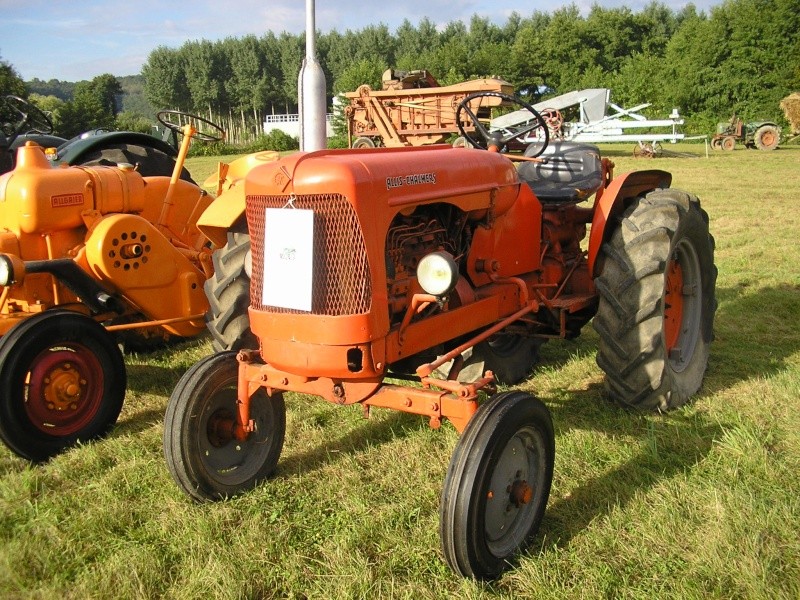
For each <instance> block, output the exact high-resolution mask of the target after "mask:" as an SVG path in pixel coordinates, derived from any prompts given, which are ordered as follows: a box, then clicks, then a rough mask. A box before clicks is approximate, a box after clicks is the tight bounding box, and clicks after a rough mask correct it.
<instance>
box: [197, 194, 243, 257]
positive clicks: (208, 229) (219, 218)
mask: <svg viewBox="0 0 800 600" xmlns="http://www.w3.org/2000/svg"><path fill="white" fill-rule="evenodd" d="M241 183H243V182H242V181H241V180H240V181H239V182H237V184H234V185H232V186H231V187H229V188H228V189H227V190H225V192H223V193H222V194H220V195H219V196H218V197H217V199H216V200H214V201H213V202H212V203H211V204H210V205H209V206H208V208H206V209H205V210H204V211H203V214H201V215H200V218H199V219H197V228H198V229H199V230H200V231H201V232H203V234H204V235H205V236H206V237H207V238H208V239H209V240H211V242H212V243H213V244H214V246H216V247H217V248H222V247H223V246H224V245H225V244H227V243H228V231H230V230H232V229H234V226H235V225H236V224H237V223H238V222H240V221H243V220H244V214H245V193H244V185H241Z"/></svg>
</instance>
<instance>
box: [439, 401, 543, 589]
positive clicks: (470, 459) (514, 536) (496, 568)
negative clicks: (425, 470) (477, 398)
mask: <svg viewBox="0 0 800 600" xmlns="http://www.w3.org/2000/svg"><path fill="white" fill-rule="evenodd" d="M554 461H555V436H554V434H553V421H552V419H551V417H550V412H549V411H548V410H547V407H546V406H545V405H544V404H543V403H542V402H541V401H539V400H538V399H536V398H534V397H533V396H531V395H530V394H528V393H525V392H519V391H512V392H503V393H500V394H496V395H495V396H493V397H492V398H490V399H489V400H488V401H487V402H485V403H484V404H482V405H481V406H480V408H479V409H478V412H476V413H475V415H473V417H472V418H471V419H470V420H469V422H468V423H467V426H466V428H465V430H464V433H463V434H462V435H461V438H460V439H459V440H458V444H457V445H456V448H455V451H454V452H453V456H452V458H451V459H450V466H449V467H448V469H447V475H446V476H445V481H444V487H443V489H442V498H441V505H440V509H439V513H440V515H439V516H440V521H439V533H440V537H441V541H442V551H443V553H444V557H445V559H446V561H447V563H448V564H449V565H450V567H451V568H452V569H453V570H454V571H455V572H457V573H459V574H460V575H463V576H465V577H475V578H478V579H494V578H496V577H498V576H499V575H500V574H501V573H502V572H503V571H504V570H505V569H507V568H508V567H509V561H510V560H511V559H513V557H514V556H515V555H516V554H517V553H518V552H520V551H522V550H524V549H525V548H526V547H527V546H528V545H529V544H530V542H531V541H532V540H533V537H534V536H535V535H536V533H537V531H538V530H539V525H540V524H541V522H542V518H543V517H544V512H545V507H546V506H547V499H548V497H549V495H550V485H551V483H552V480H553V464H554Z"/></svg>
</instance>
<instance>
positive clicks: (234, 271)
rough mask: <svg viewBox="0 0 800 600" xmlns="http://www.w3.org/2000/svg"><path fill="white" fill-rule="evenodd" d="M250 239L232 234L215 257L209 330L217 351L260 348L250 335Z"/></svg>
mask: <svg viewBox="0 0 800 600" xmlns="http://www.w3.org/2000/svg"><path fill="white" fill-rule="evenodd" d="M249 252H250V236H249V235H248V234H246V233H232V232H228V241H227V243H226V244H225V246H223V247H222V248H220V249H219V250H217V251H216V252H214V254H212V255H211V258H212V261H213V263H214V275H213V276H212V277H211V278H209V279H208V280H206V282H205V284H204V286H205V292H206V297H207V298H208V303H209V309H208V313H207V314H206V326H207V327H208V331H209V333H211V337H212V343H213V345H214V350H215V351H217V352H222V351H225V350H241V349H242V348H258V339H257V338H256V336H255V335H253V332H252V331H250V317H249V315H248V314H247V307H248V306H249V305H250V276H249V275H248V274H247V270H248V266H247V261H248V253H249Z"/></svg>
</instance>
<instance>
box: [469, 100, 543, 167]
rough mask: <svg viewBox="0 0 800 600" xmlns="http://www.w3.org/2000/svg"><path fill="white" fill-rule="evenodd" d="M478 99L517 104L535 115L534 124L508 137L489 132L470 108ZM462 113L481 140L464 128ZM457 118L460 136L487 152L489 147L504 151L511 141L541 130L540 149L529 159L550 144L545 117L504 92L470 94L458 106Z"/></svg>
mask: <svg viewBox="0 0 800 600" xmlns="http://www.w3.org/2000/svg"><path fill="white" fill-rule="evenodd" d="M478 98H500V99H501V100H503V101H505V102H508V103H511V104H516V105H518V106H520V107H522V108H523V109H525V110H527V111H528V112H530V113H531V114H532V115H533V117H534V124H533V125H532V126H529V127H525V128H523V129H521V130H518V131H516V130H515V131H513V132H511V133H509V134H507V135H502V134H500V133H499V132H496V131H493V132H489V130H488V129H487V128H486V127H485V125H484V124H483V123H481V121H480V119H478V116H477V115H476V114H475V113H474V112H473V110H472V108H470V104H471V103H472V101H473V100H477V99H478ZM462 113H466V115H467V117H469V120H470V121H471V122H472V124H473V125H474V126H475V131H476V132H478V133H479V134H480V136H481V138H480V139H477V138H476V137H474V136H473V135H471V133H470V132H468V131H467V130H466V129H465V128H464V124H463V121H464V119H463V118H462ZM455 118H456V125H457V126H458V132H459V134H461V136H463V137H464V138H465V139H466V140H467V142H469V144H470V145H472V146H473V147H475V148H482V149H484V150H485V149H487V147H488V146H490V145H495V146H497V147H498V148H499V149H501V150H502V149H503V148H504V147H505V146H506V145H507V144H508V143H509V142H510V141H511V140H514V139H517V138H520V137H522V136H524V135H527V134H528V133H530V132H532V131H535V130H537V129H541V130H542V138H543V139H539V140H537V142H536V143H537V145H538V146H539V147H538V148H537V150H536V152H535V153H533V154H530V155H527V156H528V157H529V158H536V157H537V156H539V155H541V154H542V153H543V152H544V150H545V148H547V144H548V143H549V142H550V134H549V131H548V127H547V121H545V119H544V117H542V115H540V114H539V112H538V111H537V110H536V109H535V108H533V106H531V105H530V104H528V103H527V102H525V101H524V100H522V99H520V98H517V97H516V96H511V95H509V94H504V93H502V92H493V91H485V92H475V93H474V94H470V95H469V96H467V97H465V98H464V99H463V100H461V102H459V103H458V106H457V107H456V115H455Z"/></svg>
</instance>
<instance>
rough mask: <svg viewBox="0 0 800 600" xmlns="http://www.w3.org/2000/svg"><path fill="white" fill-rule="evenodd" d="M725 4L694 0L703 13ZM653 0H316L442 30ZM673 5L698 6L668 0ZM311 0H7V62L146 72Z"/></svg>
mask: <svg viewBox="0 0 800 600" xmlns="http://www.w3.org/2000/svg"><path fill="white" fill-rule="evenodd" d="M720 1H721V0H694V1H693V2H691V4H694V5H695V6H696V7H697V9H698V10H705V11H708V9H709V8H710V7H711V6H713V5H716V4H719V3H720ZM648 2H649V0H574V2H573V1H572V0H548V1H545V0H464V1H454V0H400V1H399V2H392V3H390V4H386V5H384V4H382V3H377V4H374V3H373V1H371V0H315V6H316V9H315V23H316V29H317V31H322V32H328V31H331V30H334V29H335V30H337V31H339V32H344V31H346V30H348V29H350V30H353V31H357V30H359V29H363V28H364V27H366V26H368V25H377V24H380V23H383V24H385V25H386V26H388V27H389V29H390V30H391V31H394V30H395V29H396V28H397V27H398V26H399V25H400V24H402V23H403V20H405V19H408V21H409V22H411V23H412V24H413V25H416V24H418V23H419V21H420V20H421V19H422V18H423V17H427V18H428V19H430V20H431V21H432V22H433V23H435V24H436V25H437V26H444V25H447V23H450V22H453V21H457V20H461V21H464V22H465V23H469V20H470V18H471V17H472V15H476V14H477V15H479V16H481V17H484V18H488V19H489V20H490V21H492V22H494V23H497V24H503V23H505V22H506V21H507V19H508V16H509V15H510V14H511V13H512V12H515V11H516V12H517V13H519V14H520V15H521V16H523V17H525V16H528V15H530V14H532V13H533V12H534V11H542V12H551V11H553V10H555V9H557V8H559V7H561V6H564V5H566V4H572V3H574V4H575V5H576V6H578V7H579V8H580V10H581V11H582V12H583V13H584V14H588V11H589V9H590V8H591V5H592V4H593V3H597V4H600V5H601V6H604V7H606V8H613V7H620V6H627V7H628V8H629V9H631V10H632V11H633V12H638V11H640V10H641V9H642V8H643V7H644V6H645V5H646V4H647V3H648ZM660 2H661V3H662V4H665V5H666V6H668V7H669V8H671V9H673V10H676V11H677V10H680V9H681V8H683V7H684V6H685V5H687V4H689V3H690V2H688V1H685V0H660ZM305 27H306V2H305V1H304V0H260V1H259V0H228V1H224V0H193V1H192V2H185V1H184V0H177V1H170V0H134V1H131V0H125V1H124V2H122V1H119V0H81V1H77V2H76V1H74V0H48V1H46V2H45V1H42V0H0V60H2V61H3V62H6V63H8V64H10V65H11V66H12V67H13V68H14V69H15V71H16V72H17V73H18V74H19V75H20V76H21V77H22V79H23V80H25V81H30V80H31V79H34V78H38V79H42V80H44V81H47V80H50V79H60V80H62V81H73V82H75V81H81V80H86V79H92V78H94V77H96V76H98V75H102V74H104V73H111V74H112V75H115V76H118V77H122V76H126V75H136V74H138V73H140V72H141V68H142V65H143V64H144V63H145V62H146V61H147V57H148V56H149V54H150V52H151V51H152V50H153V49H155V48H157V47H159V46H167V47H170V48H180V47H181V46H182V45H183V44H184V43H185V42H188V41H191V40H199V39H205V40H212V41H213V40H218V39H224V38H226V37H241V36H244V35H248V34H255V35H261V34H263V33H266V32H267V31H272V32H274V33H276V34H279V33H281V32H283V31H287V32H289V33H292V34H301V33H303V32H304V31H305Z"/></svg>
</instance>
